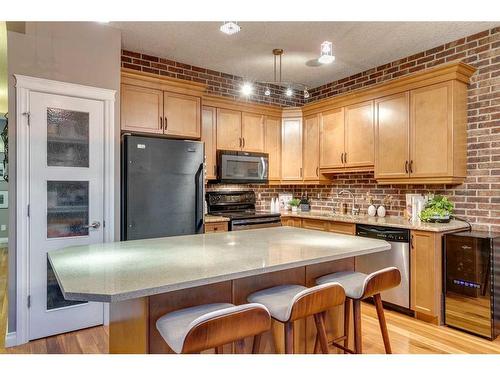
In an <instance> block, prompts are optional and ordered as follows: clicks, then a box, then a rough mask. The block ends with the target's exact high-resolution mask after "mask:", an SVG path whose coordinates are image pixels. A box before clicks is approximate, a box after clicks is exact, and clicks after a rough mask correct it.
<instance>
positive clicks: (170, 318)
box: [156, 303, 235, 353]
mask: <svg viewBox="0 0 500 375" xmlns="http://www.w3.org/2000/svg"><path fill="white" fill-rule="evenodd" d="M233 307H235V306H234V305H233V304H231V303H210V304H208V305H200V306H193V307H188V308H186V309H182V310H177V311H173V312H171V313H168V314H165V315H163V316H162V317H161V318H160V319H158V320H157V321H156V328H157V329H158V331H159V332H160V334H161V336H162V337H163V339H164V340H165V342H166V343H167V344H168V346H170V348H171V349H172V350H173V351H174V352H176V353H180V352H181V351H182V347H183V345H184V339H185V338H186V335H187V334H188V332H189V331H190V329H191V328H192V327H194V326H195V325H196V324H198V323H200V322H202V321H204V320H207V319H210V318H212V317H214V314H213V313H214V312H220V311H221V310H224V309H227V308H233Z"/></svg>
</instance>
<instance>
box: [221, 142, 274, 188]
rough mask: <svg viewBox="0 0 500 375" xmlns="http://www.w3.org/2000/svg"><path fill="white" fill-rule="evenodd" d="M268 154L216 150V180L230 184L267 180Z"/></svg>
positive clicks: (264, 181) (254, 182)
mask: <svg viewBox="0 0 500 375" xmlns="http://www.w3.org/2000/svg"><path fill="white" fill-rule="evenodd" d="M268 172H269V156H268V154H264V153H260V152H245V151H229V150H217V180H218V181H219V182H223V183H230V184H249V183H251V184H265V183H267V182H268Z"/></svg>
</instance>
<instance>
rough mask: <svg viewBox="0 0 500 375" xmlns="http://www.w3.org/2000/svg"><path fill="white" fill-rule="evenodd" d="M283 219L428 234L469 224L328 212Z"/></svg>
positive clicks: (296, 215)
mask: <svg viewBox="0 0 500 375" xmlns="http://www.w3.org/2000/svg"><path fill="white" fill-rule="evenodd" d="M281 216H282V217H299V218H304V219H319V220H329V221H341V222H344V223H354V224H369V225H381V226H386V227H395V228H407V229H414V230H423V231H428V232H453V231H459V230H462V229H466V228H468V227H469V226H468V225H467V223H464V222H463V221H459V220H451V221H450V222H449V223H424V222H421V221H415V222H412V221H408V220H407V219H405V218H404V217H401V216H386V217H377V216H375V217H372V216H368V215H341V214H333V213H331V212H327V211H309V212H297V213H292V212H291V211H282V212H281Z"/></svg>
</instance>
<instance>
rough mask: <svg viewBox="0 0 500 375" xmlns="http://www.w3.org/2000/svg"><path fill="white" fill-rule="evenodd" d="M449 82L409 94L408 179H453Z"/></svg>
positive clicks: (450, 87) (450, 86) (450, 85)
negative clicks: (409, 168)
mask: <svg viewBox="0 0 500 375" xmlns="http://www.w3.org/2000/svg"><path fill="white" fill-rule="evenodd" d="M451 89H452V82H444V83H439V84H436V85H432V86H427V87H422V88H420V89H417V90H412V91H410V163H411V171H410V174H411V177H440V176H451V175H453V146H452V127H453V126H452V125H453V124H452V120H453V119H452V113H453V111H452V109H453V107H452V95H451Z"/></svg>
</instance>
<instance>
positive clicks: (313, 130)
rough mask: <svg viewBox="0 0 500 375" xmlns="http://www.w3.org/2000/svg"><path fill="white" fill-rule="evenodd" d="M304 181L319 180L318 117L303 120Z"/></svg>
mask: <svg viewBox="0 0 500 375" xmlns="http://www.w3.org/2000/svg"><path fill="white" fill-rule="evenodd" d="M302 149H303V152H304V161H303V165H304V181H311V180H319V116H318V115H314V116H309V117H306V118H305V119H304V138H303V147H302Z"/></svg>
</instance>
